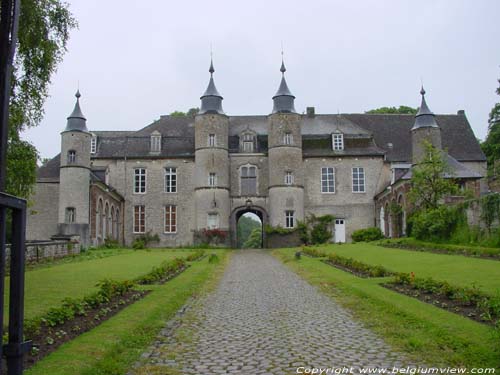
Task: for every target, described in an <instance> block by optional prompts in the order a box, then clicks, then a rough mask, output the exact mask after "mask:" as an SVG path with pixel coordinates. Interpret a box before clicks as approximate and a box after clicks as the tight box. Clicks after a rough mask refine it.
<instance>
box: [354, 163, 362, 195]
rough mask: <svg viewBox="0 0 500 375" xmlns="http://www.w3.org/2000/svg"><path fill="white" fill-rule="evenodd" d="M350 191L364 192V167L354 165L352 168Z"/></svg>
mask: <svg viewBox="0 0 500 375" xmlns="http://www.w3.org/2000/svg"><path fill="white" fill-rule="evenodd" d="M352 191H353V193H364V192H365V169H364V168H361V167H355V168H353V169H352Z"/></svg>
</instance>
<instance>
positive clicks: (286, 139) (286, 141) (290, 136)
mask: <svg viewBox="0 0 500 375" xmlns="http://www.w3.org/2000/svg"><path fill="white" fill-rule="evenodd" d="M283 143H284V144H285V145H291V144H292V143H293V134H292V133H285V135H284V136H283Z"/></svg>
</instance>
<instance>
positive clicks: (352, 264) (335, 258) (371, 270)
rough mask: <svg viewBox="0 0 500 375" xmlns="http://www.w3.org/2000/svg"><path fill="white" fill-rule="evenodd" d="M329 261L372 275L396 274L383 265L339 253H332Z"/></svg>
mask: <svg viewBox="0 0 500 375" xmlns="http://www.w3.org/2000/svg"><path fill="white" fill-rule="evenodd" d="M327 261H328V262H329V263H332V264H336V265H339V266H342V267H345V268H347V269H349V270H351V271H355V272H359V273H361V274H364V275H367V276H370V277H384V276H390V275H393V274H394V273H393V272H391V271H389V270H388V269H386V268H385V267H383V266H372V265H370V264H366V263H363V262H360V261H358V260H355V259H353V258H346V257H343V256H340V255H337V254H330V255H329V256H328V259H327Z"/></svg>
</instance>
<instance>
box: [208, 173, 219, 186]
mask: <svg viewBox="0 0 500 375" xmlns="http://www.w3.org/2000/svg"><path fill="white" fill-rule="evenodd" d="M208 186H211V187H215V186H217V175H216V174H215V173H210V174H209V175H208Z"/></svg>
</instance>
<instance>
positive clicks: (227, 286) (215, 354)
mask: <svg viewBox="0 0 500 375" xmlns="http://www.w3.org/2000/svg"><path fill="white" fill-rule="evenodd" d="M402 362H403V360H402V355H401V354H399V353H394V352H393V351H392V350H391V348H390V347H389V346H388V345H387V344H385V343H384V341H383V340H382V339H381V338H379V337H378V336H377V335H375V334H374V333H373V332H371V331H369V330H368V329H366V328H364V327H363V326H362V325H361V324H360V323H358V322H356V321H355V320H354V319H353V318H352V316H351V315H350V314H349V312H348V311H346V310H345V309H343V308H342V307H340V306H339V305H338V304H337V303H336V302H335V301H333V300H332V299H331V298H329V297H327V296H325V295H323V294H322V293H320V292H319V291H318V290H317V289H315V288H314V287H312V286H311V285H309V284H308V283H307V282H305V281H304V280H302V279H301V278H300V277H298V276H297V275H296V274H295V273H293V272H292V271H290V270H289V269H287V268H286V266H284V265H283V264H281V263H280V262H279V261H278V260H277V259H275V258H273V257H272V256H271V255H269V254H268V253H266V251H260V250H245V251H238V252H236V254H234V255H233V257H232V259H231V262H230V264H229V265H228V267H227V269H226V271H225V273H224V276H223V278H222V280H221V282H220V284H219V285H218V287H217V289H216V290H215V291H214V292H213V293H211V294H209V295H208V296H206V297H204V298H201V299H200V300H198V301H196V302H194V303H193V304H192V305H191V306H190V308H189V309H188V311H187V312H186V313H185V314H184V315H182V317H178V318H177V319H174V320H173V321H172V322H170V325H169V326H168V327H167V328H166V329H165V330H163V331H162V333H161V335H160V336H159V337H158V339H157V341H156V342H155V343H154V344H153V346H152V347H151V348H150V349H149V350H148V351H147V352H146V353H144V354H143V357H142V360H141V362H140V363H139V364H137V367H136V368H135V369H134V370H133V371H132V373H136V374H149V373H151V374H153V373H154V374H157V373H158V374H177V373H178V374H183V375H184V374H202V375H213V374H248V375H258V374H276V375H284V374H296V373H297V368H298V367H305V369H299V371H305V370H306V369H310V368H331V367H344V366H345V367H349V368H350V371H351V372H353V373H357V372H358V370H357V369H359V367H383V368H390V369H392V368H393V366H396V367H401V366H403V363H402ZM172 369H178V370H179V372H176V371H174V370H172ZM332 373H333V372H332ZM326 374H328V373H326Z"/></svg>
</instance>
